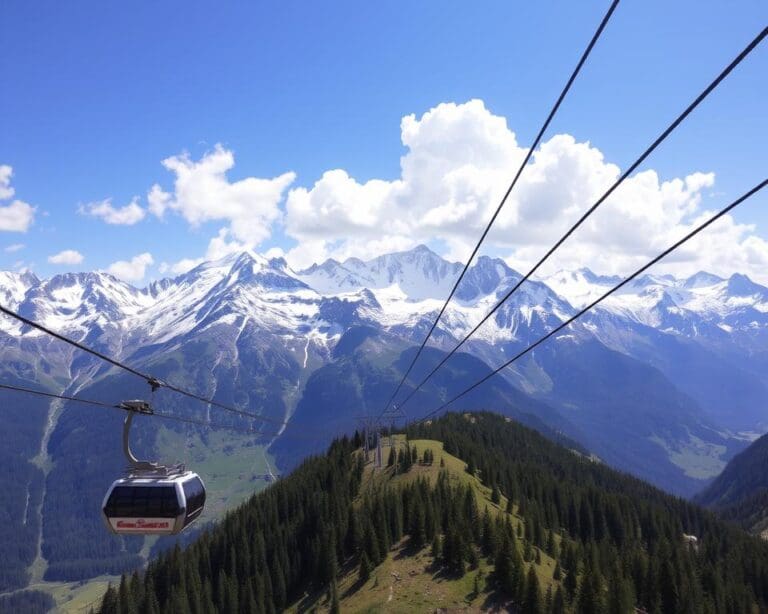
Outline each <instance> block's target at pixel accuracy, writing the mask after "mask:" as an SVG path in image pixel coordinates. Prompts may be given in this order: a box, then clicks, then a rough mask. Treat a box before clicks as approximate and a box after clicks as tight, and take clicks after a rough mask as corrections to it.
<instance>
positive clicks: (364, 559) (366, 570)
mask: <svg viewBox="0 0 768 614" xmlns="http://www.w3.org/2000/svg"><path fill="white" fill-rule="evenodd" d="M358 577H359V578H360V582H367V581H368V579H369V578H370V577H371V561H370V560H369V559H368V555H367V554H366V553H365V550H363V553H362V554H361V555H360V571H359V572H358Z"/></svg>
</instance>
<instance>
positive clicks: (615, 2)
mask: <svg viewBox="0 0 768 614" xmlns="http://www.w3.org/2000/svg"><path fill="white" fill-rule="evenodd" d="M618 4H619V0H613V2H611V5H610V7H609V8H608V11H607V12H606V13H605V16H604V17H603V19H602V21H601V22H600V25H599V26H598V28H597V30H596V31H595V33H594V35H593V36H592V39H591V40H590V41H589V44H588V45H587V48H586V49H585V50H584V53H582V55H581V58H580V59H579V62H578V64H576V68H575V69H574V70H573V72H572V73H571V76H570V77H569V79H568V82H567V83H566V84H565V87H564V88H563V90H562V91H561V92H560V95H559V96H558V97H557V101H556V102H555V104H554V106H553V107H552V109H551V110H550V112H549V115H548V116H547V119H546V120H545V121H544V123H543V124H542V126H541V128H540V129H539V133H538V134H537V135H536V138H535V139H534V140H533V144H532V145H531V147H530V148H529V149H528V152H527V153H526V155H525V158H524V159H523V161H522V163H521V164H520V167H519V168H518V169H517V172H516V173H515V176H514V178H513V179H512V183H510V184H509V187H508V188H507V191H506V192H505V193H504V196H503V197H502V199H501V201H500V202H499V204H498V206H497V207H496V210H495V211H494V213H493V215H492V216H491V219H490V220H489V221H488V224H487V225H486V227H485V230H483V234H482V235H481V236H480V240H479V241H478V242H477V245H475V247H474V249H473V250H472V253H471V254H470V256H469V259H468V260H467V262H466V264H465V265H464V268H463V269H462V271H461V274H460V275H459V277H458V279H457V280H456V283H454V284H453V288H452V289H451V292H450V294H449V295H448V298H447V299H445V303H443V306H442V307H441V309H440V312H439V313H438V314H437V317H436V318H435V320H434V322H433V323H432V326H431V327H430V329H429V332H428V333H427V336H426V337H425V338H424V341H422V343H421V347H419V349H418V351H417V352H416V355H415V356H414V357H413V360H411V363H410V365H409V366H408V368H407V369H406V371H405V373H404V374H403V377H402V378H401V379H400V382H399V383H398V385H397V387H396V388H395V391H394V392H393V393H392V396H391V397H390V398H389V400H388V401H387V404H386V405H385V406H384V409H383V411H382V412H381V416H383V415H384V414H385V413H386V412H387V410H388V409H389V406H390V405H391V404H392V402H393V401H394V400H395V397H396V396H397V393H398V392H400V389H401V388H402V387H403V384H404V383H405V381H406V379H408V375H409V374H410V373H411V370H412V369H413V366H414V365H415V364H416V361H417V360H418V359H419V356H420V355H421V353H422V352H423V351H424V347H425V346H426V345H427V341H429V339H430V337H432V333H433V332H434V331H435V327H436V326H437V324H438V322H439V321H440V318H441V317H442V316H443V313H445V310H446V308H447V307H448V304H449V303H450V302H451V299H452V298H453V295H454V294H455V293H456V289H457V288H458V287H459V284H460V283H461V280H462V279H464V275H465V274H466V272H467V270H468V269H469V266H470V265H471V264H472V261H473V260H474V258H475V255H476V254H477V251H478V250H479V249H480V246H481V245H482V243H483V241H484V240H485V237H486V235H487V234H488V232H489V231H490V230H491V226H493V223H494V222H495V221H496V218H497V217H498V215H499V213H501V210H502V208H503V207H504V204H505V203H506V202H507V198H509V195H510V193H511V192H512V190H513V189H514V187H515V185H516V184H517V180H518V179H519V178H520V175H521V174H522V173H523V170H524V169H525V167H526V166H527V164H528V161H529V160H530V159H531V156H532V155H533V153H534V151H535V150H536V148H537V147H538V145H539V142H540V141H541V139H542V137H543V136H544V133H545V132H546V130H547V128H548V127H549V124H550V122H551V121H552V118H553V117H554V116H555V113H557V110H558V109H559V108H560V104H561V103H562V102H563V100H564V99H565V96H566V95H567V94H568V91H569V90H570V89H571V85H573V82H574V81H575V80H576V77H577V76H578V74H579V72H580V71H581V68H582V67H583V66H584V63H585V62H586V61H587V58H588V57H589V54H590V53H591V52H592V48H593V47H594V46H595V43H597V40H598V39H599V38H600V36H601V34H602V33H603V30H604V29H605V26H606V25H607V24H608V21H609V20H610V18H611V15H613V12H614V10H616V7H617V6H618ZM381 416H379V417H381Z"/></svg>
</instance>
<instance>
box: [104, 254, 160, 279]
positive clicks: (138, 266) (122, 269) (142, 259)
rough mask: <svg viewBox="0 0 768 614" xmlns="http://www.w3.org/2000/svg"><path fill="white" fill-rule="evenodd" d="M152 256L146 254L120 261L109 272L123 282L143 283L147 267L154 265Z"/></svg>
mask: <svg viewBox="0 0 768 614" xmlns="http://www.w3.org/2000/svg"><path fill="white" fill-rule="evenodd" d="M154 262H155V261H154V259H153V258H152V254H150V253H148V252H144V253H143V254H139V255H138V256H134V257H133V258H131V259H130V260H118V261H117V262H113V263H112V264H110V265H109V267H108V268H107V272H108V273H110V274H112V275H114V276H115V277H117V278H119V279H122V280H123V281H141V280H142V279H144V275H145V274H146V272H147V267H149V266H151V265H152V264H154Z"/></svg>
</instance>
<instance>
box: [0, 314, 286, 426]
mask: <svg viewBox="0 0 768 614" xmlns="http://www.w3.org/2000/svg"><path fill="white" fill-rule="evenodd" d="M0 312H2V313H4V314H5V315H7V316H10V317H11V318H14V319H16V320H18V321H19V322H22V323H23V324H26V325H27V326H31V327H32V328H35V329H37V330H39V331H41V332H44V333H46V334H48V335H50V336H52V337H54V338H56V339H59V340H60V341H63V342H64V343H68V344H69V345H71V346H72V347H75V348H77V349H79V350H82V351H83V352H87V353H88V354H91V355H92V356H95V357H96V358H99V359H101V360H103V361H105V362H107V363H109V364H111V365H113V366H115V367H118V368H120V369H123V370H124V371H127V372H128V373H131V374H133V375H136V376H137V377H140V378H141V379H143V380H144V381H146V382H147V384H149V386H150V388H151V389H152V391H153V392H154V391H155V390H157V389H158V388H167V389H168V390H171V391H172V392H176V393H179V394H181V395H184V396H186V397H188V398H190V399H195V400H196V401H201V402H203V403H206V404H208V405H213V406H214V407H218V408H219V409H223V410H225V411H228V412H231V413H234V414H238V415H241V416H244V417H246V418H251V419H253V420H259V421H261V422H268V423H271V424H277V425H278V426H283V425H285V424H287V422H285V421H281V420H275V419H273V418H267V417H265V416H260V415H259V414H254V413H251V412H247V411H244V410H242V409H237V408H236V407H232V406H230V405H225V404H224V403H220V402H218V401H215V400H214V399H208V398H206V397H204V396H201V395H199V394H195V393H194V392H190V391H188V390H184V389H183V388H180V387H178V386H174V385H173V384H170V383H168V382H166V381H163V380H160V379H158V378H156V377H154V376H153V375H149V374H148V373H142V372H141V371H139V370H137V369H134V368H133V367H130V366H128V365H126V364H125V363H122V362H120V361H119V360H116V359H114V358H111V357H109V356H107V355H106V354H103V353H102V352H99V351H98V350H94V349H93V348H90V347H88V346H87V345H83V344H82V343H80V342H78V341H75V340H74V339H70V338H69V337H67V336H65V335H62V334H61V333H57V332H56V331H55V330H52V329H50V328H48V327H46V326H43V325H42V324H40V323H38V322H35V321H34V320H30V319H29V318H26V317H24V316H23V315H21V314H19V313H16V312H15V311H13V310H11V309H8V308H7V307H5V306H4V305H0Z"/></svg>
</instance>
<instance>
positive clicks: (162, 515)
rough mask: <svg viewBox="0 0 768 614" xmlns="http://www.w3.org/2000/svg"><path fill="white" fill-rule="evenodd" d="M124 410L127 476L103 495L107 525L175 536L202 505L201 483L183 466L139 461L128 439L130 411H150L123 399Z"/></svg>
mask: <svg viewBox="0 0 768 614" xmlns="http://www.w3.org/2000/svg"><path fill="white" fill-rule="evenodd" d="M121 407H122V408H123V409H125V410H127V411H128V415H127V416H126V418H125V424H124V426H123V452H124V453H125V456H126V458H127V459H128V475H127V476H126V477H124V478H119V479H117V480H115V481H114V482H113V483H112V486H111V487H110V489H109V490H108V491H107V494H106V495H105V496H104V503H103V505H102V512H103V515H104V521H105V523H106V524H107V527H108V528H109V530H110V531H112V532H113V533H116V534H119V535H176V534H177V533H181V531H183V530H184V529H185V528H186V527H188V526H189V525H190V524H192V523H193V522H194V521H195V520H197V518H199V517H200V514H202V512H203V508H204V507H205V485H204V484H203V481H202V480H201V479H200V476H199V475H197V474H196V473H194V472H192V471H187V470H186V468H185V467H184V465H172V466H164V465H158V464H157V463H151V462H147V461H139V460H137V459H136V457H135V456H134V455H133V453H132V452H131V449H130V442H129V439H128V435H129V431H130V428H131V422H132V420H133V415H134V413H142V414H149V415H151V414H152V409H151V407H150V406H149V403H147V402H146V401H123V403H122V404H121Z"/></svg>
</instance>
